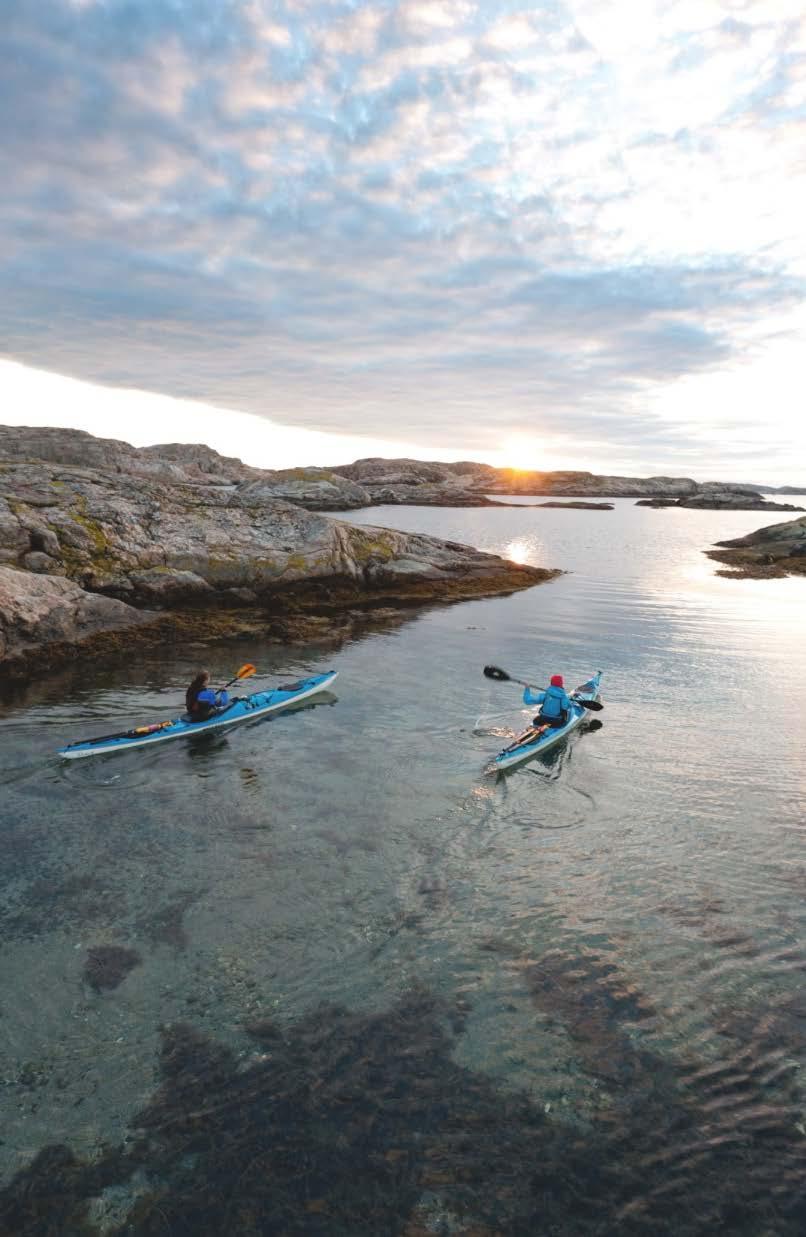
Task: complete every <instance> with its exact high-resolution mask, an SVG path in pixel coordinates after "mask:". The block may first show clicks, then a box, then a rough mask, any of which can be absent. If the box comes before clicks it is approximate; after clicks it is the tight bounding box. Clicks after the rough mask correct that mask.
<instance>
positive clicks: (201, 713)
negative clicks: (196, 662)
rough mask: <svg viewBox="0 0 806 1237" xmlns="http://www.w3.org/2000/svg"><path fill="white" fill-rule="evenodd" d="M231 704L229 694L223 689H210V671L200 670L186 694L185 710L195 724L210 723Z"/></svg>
mask: <svg viewBox="0 0 806 1237" xmlns="http://www.w3.org/2000/svg"><path fill="white" fill-rule="evenodd" d="M228 704H229V693H228V692H227V691H226V690H225V689H224V688H223V687H222V688H221V689H220V691H215V689H214V688H212V687H210V671H209V670H200V671H199V673H198V674H197V675H196V677H195V679H194V680H193V682H192V683H191V685H190V687H189V688H188V689H187V692H186V693H185V708H186V709H187V712H188V717H189V718H190V719H191V721H194V722H206V721H208V720H209V719H210V718H211V717H212V716H213V715H214V714H215V713H217V712H218V710H219V709H225V708H226V707H227V705H228Z"/></svg>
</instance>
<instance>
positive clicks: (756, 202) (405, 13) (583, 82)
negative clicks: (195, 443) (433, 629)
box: [0, 0, 806, 458]
mask: <svg viewBox="0 0 806 1237" xmlns="http://www.w3.org/2000/svg"><path fill="white" fill-rule="evenodd" d="M0 55H2V62H3V64H4V73H3V75H2V78H0V125H2V131H0V175H2V178H3V183H4V185H5V186H6V187H7V191H6V193H5V194H4V196H3V200H2V203H0V255H2V256H0V333H2V339H3V341H4V343H3V350H4V352H5V353H6V355H8V356H11V357H14V358H16V359H18V360H22V361H24V362H26V363H28V364H30V365H36V366H40V367H42V368H46V369H53V370H57V371H59V372H62V373H65V374H69V375H73V376H75V377H80V378H83V379H89V380H92V381H97V382H103V383H108V384H116V385H123V386H134V387H138V388H143V389H147V390H153V391H155V392H161V393H164V394H168V395H176V396H180V397H183V398H191V399H197V400H204V401H208V402H210V403H214V404H220V405H223V406H225V407H230V408H237V409H241V410H243V411H246V412H252V413H258V414H261V415H265V416H268V417H273V418H274V419H276V420H281V421H286V422H288V423H292V424H295V425H298V426H304V427H309V428H314V429H320V430H334V431H337V432H356V433H369V432H373V431H374V430H375V427H376V425H377V424H378V423H379V421H380V422H382V423H383V424H384V426H385V428H386V430H387V431H388V430H390V427H391V426H394V431H395V436H396V437H399V438H401V439H403V440H406V439H409V440H410V441H412V442H419V443H424V442H425V443H428V442H430V443H433V444H439V445H442V446H444V445H446V444H450V443H456V447H457V451H458V452H459V454H461V453H462V447H463V446H465V447H467V448H469V447H471V446H472V447H474V448H477V449H479V450H483V449H485V448H489V449H493V448H494V447H495V446H496V445H497V442H498V440H499V439H500V436H501V434H502V432H505V431H507V430H510V431H517V430H519V429H520V428H522V427H523V426H529V427H537V428H542V429H543V430H544V431H545V432H547V433H548V432H549V431H550V429H551V427H552V425H556V423H557V421H558V419H561V420H562V424H563V427H564V432H565V433H567V434H569V435H572V436H573V435H574V434H578V435H580V436H585V435H587V436H588V437H591V436H597V435H598V436H599V437H602V431H604V437H605V438H608V439H609V440H611V441H619V442H621V443H622V444H625V445H626V444H628V443H630V441H631V437H634V436H637V438H638V441H639V443H640V444H642V448H641V449H643V450H644V451H645V453H646V454H647V457H648V458H649V457H652V458H656V457H660V456H662V455H663V453H664V452H665V451H667V450H671V449H672V448H673V447H675V449H677V448H679V449H680V450H682V449H683V447H682V443H683V439H684V437H685V433H686V432H688V431H686V430H685V429H683V428H681V426H685V425H686V424H687V422H685V420H684V419H678V420H676V421H675V419H674V417H673V415H672V413H671V412H670V409H671V408H673V407H674V400H673V399H671V400H670V398H667V395H666V393H667V392H668V391H670V390H671V391H674V388H675V385H676V384H679V383H680V382H682V381H683V380H687V379H692V380H696V379H698V378H699V377H702V378H707V377H708V376H709V375H712V374H715V373H719V372H734V371H738V369H740V368H741V367H742V366H743V365H745V364H746V363H747V356H748V353H749V352H750V351H752V350H753V349H755V350H758V349H759V348H761V347H762V345H763V342H764V338H765V329H766V328H765V323H767V322H769V323H770V325H769V331H768V333H769V336H770V338H773V337H776V338H777V337H778V336H779V335H780V334H781V332H783V333H786V332H787V331H794V330H795V329H796V328H795V326H794V325H791V324H790V325H787V324H788V321H789V320H788V317H787V316H788V315H792V314H794V313H795V311H796V309H797V307H798V306H799V304H800V303H801V302H802V300H803V291H804V280H806V254H804V248H803V243H802V239H801V233H802V223H801V220H802V218H803V217H804V213H805V212H806V160H804V159H803V156H802V153H801V152H802V149H803V146H802V141H803V131H804V128H805V127H806V23H804V20H803V18H802V17H801V15H800V12H799V5H797V4H796V3H795V2H794V0H764V2H763V3H762V0H747V3H745V4H743V5H742V6H741V9H737V10H736V11H735V14H731V13H728V14H727V15H726V11H725V9H724V7H723V6H722V5H721V4H717V3H716V2H715V0H702V3H698V4H697V5H696V6H695V5H693V4H692V3H689V2H688V0H677V3H673V4H671V5H669V4H667V3H664V4H662V5H660V4H656V3H654V0H647V2H646V4H645V5H641V6H636V5H633V4H628V3H627V2H626V0H624V3H622V4H618V5H615V6H609V8H606V9H603V8H602V6H601V5H600V4H598V3H596V0H568V2H567V3H562V2H557V3H551V2H546V3H543V4H541V5H540V6H531V7H526V8H525V7H524V6H523V5H522V4H521V3H519V2H514V0H513V2H509V0H487V2H483V0H482V2H477V3H469V2H467V0H461V2H460V0H455V2H452V3H450V4H447V3H438V2H436V0H416V2H415V0H408V2H400V3H398V2H396V0H371V2H365V3H361V2H360V0H355V2H353V0H296V2H292V0H278V2H277V3H269V2H268V0H265V2H264V0H194V2H193V3H192V4H191V3H185V2H184V0H150V3H149V4H144V5H132V4H131V3H129V0H104V2H103V3H101V2H100V0H99V2H98V3H94V2H93V0H84V2H83V3H77V2H76V0H36V3H33V0H6V2H5V4H4V16H3V23H2V28H1V29H0ZM799 143H800V144H801V145H799ZM797 329H800V327H798V328H797ZM659 392H663V393H664V394H663V398H657V394H658V393H659ZM597 427H598V428H597ZM114 428H115V427H114V426H110V427H109V430H110V433H114ZM698 441H700V440H699V439H698ZM675 445H676V446H675ZM636 449H638V448H636ZM653 453H654V454H653Z"/></svg>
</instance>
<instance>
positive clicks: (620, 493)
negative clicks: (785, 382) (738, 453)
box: [331, 459, 799, 511]
mask: <svg viewBox="0 0 806 1237" xmlns="http://www.w3.org/2000/svg"><path fill="white" fill-rule="evenodd" d="M331 472H334V473H339V474H341V475H342V476H344V477H346V478H348V479H349V480H350V481H352V482H353V483H354V484H356V485H358V486H360V487H361V488H362V489H364V490H365V491H366V492H367V494H368V495H369V497H370V501H371V502H372V503H406V504H409V503H410V504H417V505H419V506H422V505H428V506H451V507H454V506H457V507H458V506H485V505H487V504H488V503H489V502H490V501H493V502H494V501H495V498H496V497H499V496H504V495H512V496H514V495H525V494H530V495H531V494H534V495H552V496H555V497H566V498H640V499H642V500H651V504H650V505H652V506H669V505H680V506H701V507H710V506H713V507H734V508H739V507H740V506H743V507H745V508H747V509H752V508H754V507H755V505H757V506H758V509H759V510H763V509H765V508H767V509H771V510H775V509H776V508H774V507H773V506H772V504H765V503H764V501H763V499H762V497H761V495H760V494H759V492H758V491H757V490H754V489H753V488H752V487H750V486H739V485H736V484H735V483H729V482H725V483H722V482H718V481H707V482H698V481H693V480H692V479H691V478H690V477H620V476H603V475H597V474H596V473H590V472H525V471H519V470H516V469H511V468H492V467H490V466H489V465H487V464H476V463H472V462H467V461H465V462H461V463H457V464H438V463H421V462H420V461H419V460H384V459H366V460H357V461H356V462H355V463H354V464H346V465H340V466H337V467H335V468H333V469H331ZM783 509H784V510H796V511H797V510H799V508H797V507H795V508H786V507H785V508H783Z"/></svg>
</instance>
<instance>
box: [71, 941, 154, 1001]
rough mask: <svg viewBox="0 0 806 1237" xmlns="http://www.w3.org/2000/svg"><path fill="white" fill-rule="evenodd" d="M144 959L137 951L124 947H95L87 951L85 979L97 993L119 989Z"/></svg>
mask: <svg viewBox="0 0 806 1237" xmlns="http://www.w3.org/2000/svg"><path fill="white" fill-rule="evenodd" d="M142 961H143V959H142V958H141V957H140V955H139V953H138V952H137V950H136V949H125V948H124V947H123V946H122V945H94V946H92V948H91V949H88V950H87V960H86V962H85V963H84V978H85V979H86V981H87V983H88V984H89V985H90V987H91V988H94V989H95V991H96V992H101V991H105V990H108V989H110V988H118V987H119V986H120V985H121V984H122V983H123V981H124V979H125V978H126V976H127V975H128V974H129V971H132V970H134V968H135V967H136V966H140V964H141V963H142Z"/></svg>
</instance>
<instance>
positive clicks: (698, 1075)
mask: <svg viewBox="0 0 806 1237" xmlns="http://www.w3.org/2000/svg"><path fill="white" fill-rule="evenodd" d="M606 978H607V977H606V976H605V979H606ZM528 983H529V987H530V989H531V990H532V991H533V993H534V994H535V996H536V998H537V999H538V1000H540V1001H541V1002H542V1001H543V1000H544V999H547V998H548V996H549V994H550V993H551V992H553V993H554V995H555V996H556V1002H555V1005H556V1015H557V1018H558V1020H561V1021H563V1022H564V1023H565V1024H567V1026H568V1027H569V1028H570V1030H571V1032H572V1034H573V1037H574V1039H575V1040H576V1041H577V1042H582V1043H586V1042H587V1043H588V1048H589V1051H590V1052H591V1053H592V1043H593V1036H590V1037H589V1032H588V1029H587V1027H586V1025H585V1017H586V1015H585V1000H586V998H585V997H584V995H583V994H582V992H581V990H580V987H579V985H578V984H576V983H575V981H574V979H573V977H572V976H569V975H568V974H567V968H565V967H563V965H562V963H561V962H560V963H558V962H557V961H556V960H555V961H553V962H551V964H550V966H549V968H548V969H547V970H546V969H544V970H541V971H540V972H532V973H531V974H529V977H528ZM618 984H620V981H619V980H617V979H616V978H615V977H614V978H613V979H612V980H611V981H609V982H606V983H605V985H604V995H603V997H602V999H601V1000H598V999H597V1000H595V1001H594V1003H593V1007H592V1009H591V1011H590V1012H591V1017H592V1019H593V1022H594V1023H595V1024H596V1026H595V1031H596V1039H597V1040H599V1042H600V1043H601V1046H602V1050H603V1051H606V1053H607V1055H608V1057H609V1058H613V1057H620V1058H622V1059H623V1060H622V1063H621V1066H620V1067H618V1068H616V1069H615V1071H614V1076H615V1083H614V1085H613V1087H612V1090H611V1092H610V1097H611V1102H610V1105H609V1107H607V1108H605V1109H603V1111H602V1119H601V1120H594V1121H592V1122H590V1123H588V1124H587V1125H584V1124H582V1123H578V1122H574V1121H572V1120H569V1119H567V1118H563V1117H558V1116H556V1115H555V1114H553V1113H552V1114H550V1115H549V1114H547V1113H546V1112H545V1111H544V1105H543V1104H542V1103H541V1102H540V1100H539V1098H537V1097H535V1096H527V1095H524V1094H518V1093H515V1092H511V1091H503V1090H501V1089H500V1088H498V1087H497V1086H496V1085H495V1084H494V1083H493V1082H492V1081H491V1080H490V1079H489V1078H488V1077H486V1076H485V1075H484V1074H483V1073H480V1072H474V1071H472V1070H469V1069H466V1068H464V1067H462V1066H460V1065H458V1064H457V1063H456V1061H455V1060H454V1055H453V1054H454V1047H455V1044H456V1041H457V1037H458V1036H459V1035H460V1034H461V1033H462V1028H463V1026H464V1020H465V1017H466V1015H467V1013H468V1009H467V1007H466V1005H463V1006H462V1008H461V1009H460V1008H458V1007H456V1006H455V1005H454V1004H453V1003H449V1002H443V1001H441V1000H439V999H437V998H435V997H433V996H432V995H430V994H429V993H428V992H425V991H414V992H412V993H411V994H410V995H408V996H407V997H406V998H405V999H403V1000H402V1001H401V1002H400V1003H399V1004H397V1005H396V1006H394V1007H393V1008H391V1009H389V1010H387V1011H385V1012H383V1013H377V1014H355V1013H350V1012H348V1011H346V1010H345V1009H342V1008H338V1007H332V1006H327V1007H325V1006H322V1007H320V1008H319V1009H318V1010H316V1011H315V1012H314V1013H312V1014H310V1015H308V1016H307V1017H305V1018H304V1019H302V1020H301V1021H300V1022H298V1023H296V1024H294V1025H289V1026H284V1027H280V1026H278V1025H275V1024H274V1023H273V1022H271V1021H261V1022H258V1023H255V1024H251V1025H250V1026H249V1027H248V1028H247V1030H248V1032H249V1035H250V1037H251V1041H252V1043H253V1045H254V1051H252V1052H250V1053H247V1054H246V1055H241V1056H239V1055H237V1054H236V1053H235V1052H234V1051H233V1050H232V1049H231V1048H229V1047H226V1046H224V1045H222V1044H218V1043H216V1042H214V1041H213V1040H211V1039H209V1038H207V1037H205V1036H204V1035H202V1034H201V1033H200V1032H199V1031H198V1030H196V1029H195V1028H193V1027H192V1026H190V1025H188V1024H175V1025H172V1026H169V1027H166V1028H165V1029H164V1030H163V1032H162V1047H161V1052H160V1062H159V1065H160V1084H159V1086H158V1089H157V1091H156V1093H155V1094H154V1095H153V1097H152V1099H151V1100H150V1102H149V1103H148V1104H147V1105H146V1107H145V1108H144V1109H143V1110H142V1111H141V1112H140V1113H139V1115H138V1116H137V1117H136V1118H135V1120H134V1123H133V1132H132V1137H131V1138H130V1139H129V1140H128V1141H127V1142H126V1144H125V1146H122V1147H117V1148H109V1149H107V1150H106V1151H105V1152H104V1153H103V1154H102V1155H100V1157H99V1158H98V1159H96V1160H95V1161H94V1162H92V1163H89V1162H82V1161H80V1160H78V1159H77V1158H75V1157H74V1156H73V1155H72V1153H71V1152H70V1151H69V1149H67V1148H65V1147H59V1146H55V1147H49V1148H46V1149H44V1150H43V1151H41V1152H40V1154H39V1156H38V1157H37V1159H36V1160H34V1162H33V1163H32V1164H31V1165H30V1166H29V1167H28V1168H26V1169H25V1170H24V1171H23V1172H21V1173H19V1174H18V1175H17V1177H16V1178H15V1179H14V1181H13V1182H12V1183H11V1184H10V1185H9V1187H8V1188H7V1189H6V1190H5V1191H4V1192H3V1194H2V1196H0V1233H2V1234H4V1235H5V1234H12V1233H13V1234H15V1235H16V1237H57V1235H58V1237H65V1235H67V1234H75V1235H76V1237H99V1234H100V1232H101V1231H103V1232H105V1233H112V1234H114V1235H115V1237H164V1235H165V1234H171V1235H172V1237H198V1235H199V1234H209V1235H210V1237H218V1235H220V1237H233V1235H236V1234H244V1235H249V1237H252V1235H258V1234H267V1235H268V1234H271V1235H275V1234H276V1235H277V1237H280V1235H281V1234H306V1235H313V1237H319V1235H321V1237H326V1235H327V1237H377V1235H378V1234H400V1237H417V1235H418V1234H419V1235H422V1234H427V1233H465V1234H476V1235H477V1237H481V1235H486V1237H493V1235H494V1234H516V1235H518V1237H520V1235H522V1237H532V1235H534V1234H543V1233H546V1234H548V1233H551V1234H558V1235H571V1234H580V1235H588V1234H590V1235H591V1237H605V1235H607V1237H609V1235H610V1234H615V1233H619V1234H638V1233H640V1234H647V1237H648V1235H649V1234H652V1235H653V1237H655V1235H660V1237H688V1235H695V1234H696V1235H697V1237H700V1235H702V1237H705V1235H706V1234H713V1233H721V1232H725V1233H728V1232H729V1233H731V1234H738V1235H740V1237H760V1235H761V1234H775V1235H776V1237H790V1235H791V1237H795V1235H796V1234H798V1235H800V1234H801V1233H802V1232H803V1231H804V1225H806V1175H804V1172H803V1169H804V1165H805V1163H806V1161H804V1156H803V1147H804V1139H803V1135H802V1132H801V1130H800V1129H799V1125H798V1119H797V1115H796V1114H797V1111H798V1101H799V1100H802V1097H801V1096H800V1095H799V1093H798V1091H797V1088H796V1085H795V1083H794V1082H793V1081H792V1076H791V1074H786V1073H785V1074H784V1075H782V1077H781V1079H780V1080H779V1081H778V1082H776V1084H775V1086H774V1088H773V1087H771V1085H770V1080H769V1078H768V1077H767V1076H766V1075H762V1073H761V1072H758V1071H756V1070H755V1068H754V1061H755V1060H756V1058H757V1057H758V1054H759V1053H760V1052H761V1058H759V1060H760V1059H763V1057H764V1052H763V1051H762V1049H763V1045H764V1044H765V1043H766V1045H767V1047H769V1046H770V1044H769V1039H770V1036H771V1035H772V1034H773V1032H774V1031H775V1030H776V1028H777V1029H778V1030H780V1026H781V1020H780V1019H779V1020H777V1021H776V1020H772V1021H771V1020H770V1019H769V1018H767V1017H766V1016H765V1017H762V1018H760V1019H756V1020H753V1019H752V1017H750V1016H749V1015H748V1017H749V1019H750V1020H749V1022H748V1023H747V1025H743V1024H737V1025H735V1026H733V1027H731V1034H730V1038H729V1039H726V1040H725V1042H726V1044H727V1046H728V1059H727V1060H726V1061H725V1062H723V1063H722V1064H723V1066H724V1068H721V1069H720V1065H719V1063H718V1062H714V1063H713V1065H712V1066H711V1067H709V1068H707V1069H702V1067H701V1063H700V1065H699V1066H694V1065H693V1064H692V1065H687V1064H686V1063H685V1062H683V1063H678V1064H671V1063H670V1062H669V1061H667V1060H662V1059H661V1058H660V1057H657V1056H655V1055H653V1054H652V1053H651V1052H649V1051H647V1050H646V1049H639V1048H638V1047H637V1046H635V1045H634V1044H633V1043H632V1040H631V1036H630V1034H629V1028H630V1027H631V1026H634V1025H635V1020H636V1017H637V1018H638V1019H639V1020H640V1018H641V1015H642V1013H643V1012H645V1011H642V1010H641V1007H640V1001H639V998H638V997H637V996H636V995H634V994H630V995H627V996H624V997H622V996H621V995H620V993H621V987H619V986H617V985H618ZM470 1012H472V1011H470ZM606 1020H609V1022H610V1024H611V1026H610V1032H609V1034H608V1036H607V1037H606V1038H605V1039H604V1040H603V1041H602V1040H601V1031H602V1027H603V1024H604V1022H605V1021H606ZM784 1025H788V1024H787V1023H786V1020H784ZM737 1041H739V1042H738V1043H737ZM737 1053H738V1056H739V1058H741V1055H742V1053H744V1055H745V1057H746V1058H747V1060H745V1063H744V1068H743V1069H742V1070H741V1078H740V1079H739V1080H738V1082H737V1080H736V1079H735V1077H734V1076H735V1074H736V1070H737V1068H738V1067H737V1065H736V1061H737ZM628 1062H629V1065H628ZM739 1063H741V1061H740V1062H739ZM585 1064H586V1067H588V1066H590V1067H592V1068H594V1069H595V1062H594V1061H593V1060H592V1059H591V1060H588V1061H587V1062H586V1063H585ZM613 1064H617V1063H616V1062H613V1061H612V1060H611V1065H613ZM611 1072H612V1071H611ZM625 1074H629V1075H630V1079H631V1085H630V1087H629V1089H627V1088H622V1087H620V1086H619V1085H618V1077H619V1076H622V1077H623V1076H624V1075H625ZM734 1085H740V1086H741V1092H740V1095H741V1100H742V1103H743V1105H744V1106H745V1107H744V1109H743V1111H746V1112H747V1113H748V1114H750V1113H752V1111H753V1109H754V1108H757V1107H758V1104H757V1103H756V1101H757V1100H758V1102H759V1103H761V1096H762V1089H763V1097H764V1098H763V1105H764V1113H763V1114H762V1115H761V1116H760V1117H759V1116H758V1114H757V1116H756V1117H755V1118H752V1117H750V1116H748V1119H747V1120H746V1121H745V1122H742V1121H741V1120H737V1119H736V1116H735V1111H734V1109H733V1108H732V1106H731V1104H730V1103H727V1104H726V1103H725V1102H724V1101H725V1095H726V1094H727V1095H728V1098H730V1095H731V1087H732V1086H734ZM756 1092H758V1095H757V1094H756ZM732 1111H733V1112H734V1115H733V1116H731V1115H729V1114H730V1113H731V1112H732ZM144 1182H145V1183H146V1185H145V1187H144V1185H143V1183H144ZM126 1188H128V1189H129V1191H130V1207H129V1210H128V1213H127V1214H126V1215H125V1216H124V1217H123V1218H122V1219H121V1220H120V1222H116V1223H115V1225H114V1226H113V1227H110V1226H109V1224H108V1223H106V1224H105V1225H104V1227H103V1229H101V1228H99V1227H98V1226H97V1225H96V1223H95V1220H94V1218H93V1217H94V1216H97V1214H98V1208H99V1200H102V1199H103V1197H104V1196H105V1192H106V1193H107V1194H108V1192H115V1193H116V1195H117V1196H120V1192H121V1191H125V1190H126Z"/></svg>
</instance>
